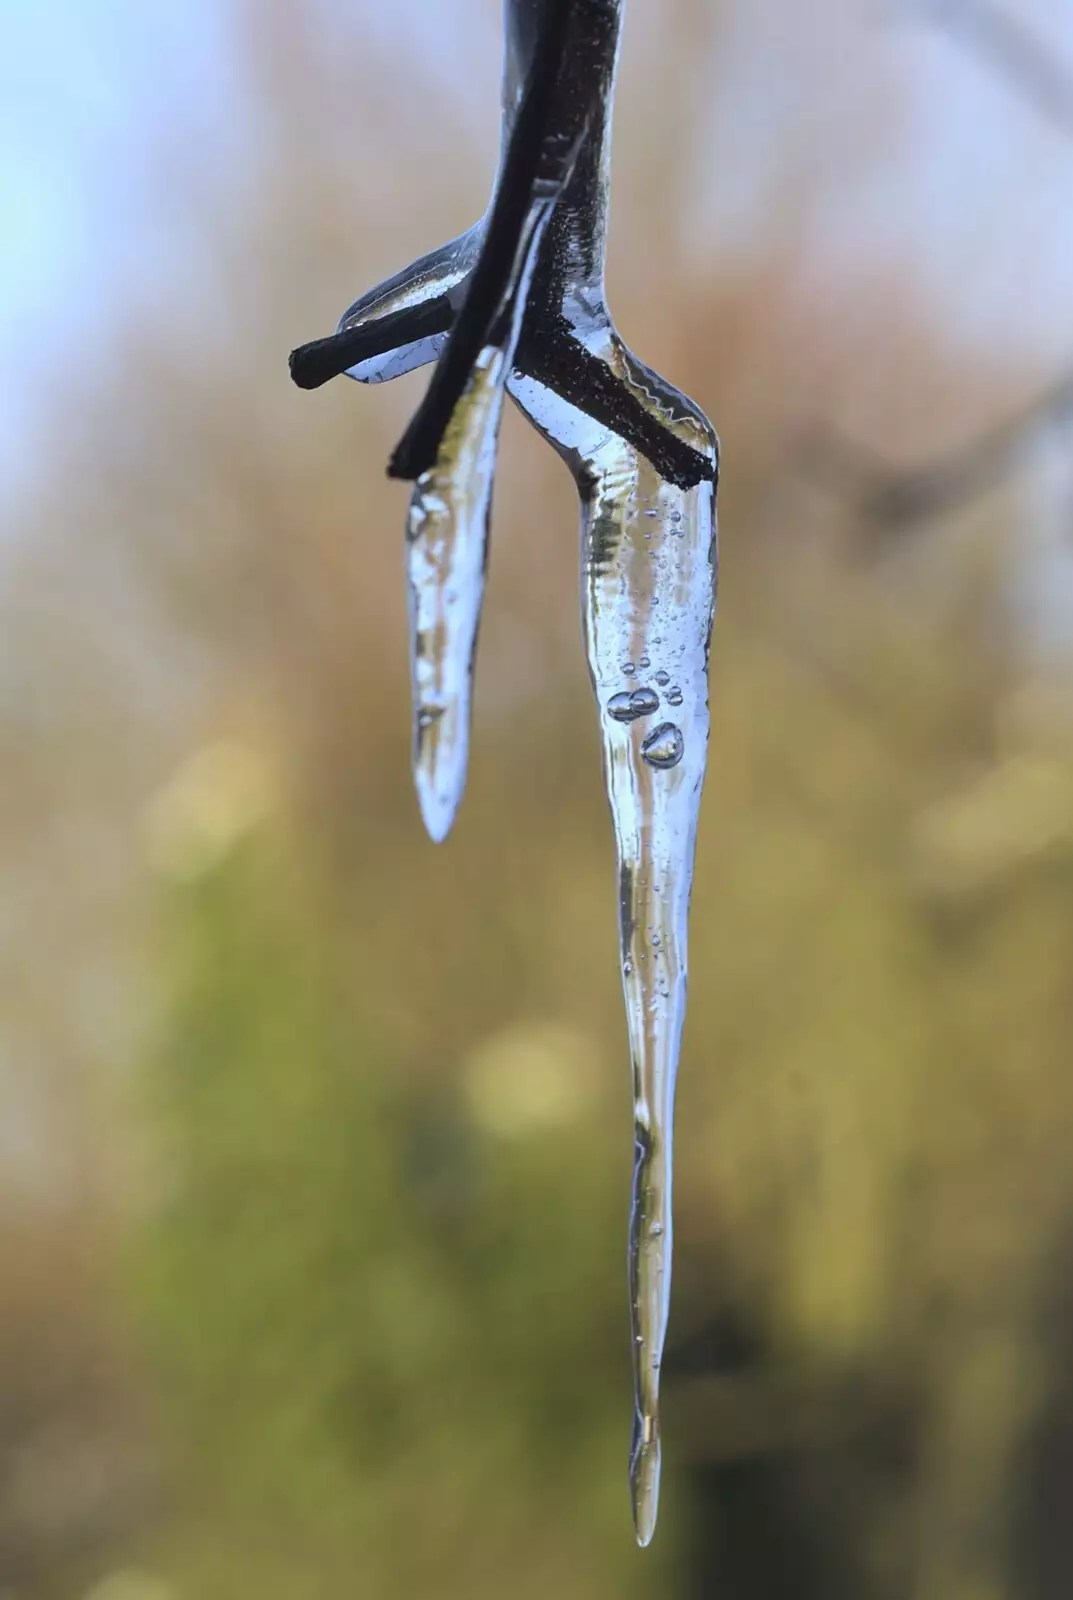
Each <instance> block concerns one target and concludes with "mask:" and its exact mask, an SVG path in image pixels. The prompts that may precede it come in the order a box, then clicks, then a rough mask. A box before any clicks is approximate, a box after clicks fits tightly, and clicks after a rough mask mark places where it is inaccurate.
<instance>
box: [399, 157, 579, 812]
mask: <svg viewBox="0 0 1073 1600" xmlns="http://www.w3.org/2000/svg"><path fill="white" fill-rule="evenodd" d="M557 192H558V191H557V189H554V188H553V189H552V190H551V191H550V192H549V193H545V194H540V195H538V196H537V198H536V199H535V200H534V203H533V205H532V207H531V210H530V215H529V218H528V219H527V225H526V228H525V230H524V233H523V237H522V239H521V241H520V243H519V247H518V252H517V256H516V260H515V264H514V268H513V270H512V273H511V283H510V287H509V290H508V299H507V303H506V305H505V306H504V308H503V311H502V312H501V313H500V315H499V316H498V317H497V319H496V321H497V323H498V325H499V327H500V329H501V332H500V334H499V338H498V341H497V342H493V343H490V344H486V345H485V346H484V347H483V349H482V350H481V353H480V355H479V356H478V357H477V360H476V363H475V364H474V367H473V370H472V373H471V376H470V378H469V381H468V383H467V385H466V390H465V393H464V394H463V396H462V399H461V401H460V402H459V403H458V404H457V405H456V407H455V409H454V411H453V413H452V415H451V419H450V422H449V423H448V425H447V431H446V433H445V435H444V438H443V443H442V445H441V446H440V449H439V453H438V454H437V457H436V461H435V464H434V465H433V466H432V467H431V468H429V470H428V471H426V472H423V473H422V474H421V476H420V477H419V478H418V480H417V483H416V485H415V487H414V493H413V499H412V500H411V502H410V515H409V520H408V523H407V551H406V572H407V578H408V582H409V596H410V608H409V609H410V670H411V679H412V684H413V716H414V783H415V785H416V787H417V795H418V800H419V802H420V805H421V815H422V817H423V818H424V821H425V827H426V828H427V829H428V832H429V835H430V837H431V838H432V839H434V840H435V841H436V842H437V843H439V842H440V841H441V840H443V839H445V838H446V837H447V834H448V833H449V832H450V829H451V825H452V823H453V822H454V819H455V814H456V812H457V810H458V806H459V803H460V801H461V799H462V792H463V790H464V789H465V786H466V767H467V760H468V753H469V726H470V710H471V703H472V696H473V666H474V660H475V657H476V652H477V632H478V629H479V627H480V620H481V606H482V603H483V600H484V580H485V572H486V569H487V565H488V529H489V518H490V515H491V508H492V482H493V477H494V474H495V464H496V449H497V445H498V441H499V424H500V419H501V417H502V415H503V396H504V393H505V392H506V383H507V377H508V375H509V373H510V370H511V366H512V364H513V361H514V354H515V351H516V349H517V345H518V337H519V334H520V332H521V324H522V317H523V316H524V314H525V304H526V292H527V290H528V287H529V281H530V279H531V277H532V273H533V267H534V264H535V261H536V255H537V250H538V248H539V245H540V240H541V237H542V235H543V232H544V229H545V227H546V226H547V223H548V219H549V217H550V216H551V210H552V207H553V205H554V203H555V198H556V194H557Z"/></svg>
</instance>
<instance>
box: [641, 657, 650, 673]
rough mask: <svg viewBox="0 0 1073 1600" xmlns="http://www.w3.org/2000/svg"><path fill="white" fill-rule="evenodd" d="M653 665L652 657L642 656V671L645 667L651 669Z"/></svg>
mask: <svg viewBox="0 0 1073 1600" xmlns="http://www.w3.org/2000/svg"><path fill="white" fill-rule="evenodd" d="M651 665H652V660H651V657H649V656H642V657H641V668H642V670H643V669H644V668H645V667H650V666H651Z"/></svg>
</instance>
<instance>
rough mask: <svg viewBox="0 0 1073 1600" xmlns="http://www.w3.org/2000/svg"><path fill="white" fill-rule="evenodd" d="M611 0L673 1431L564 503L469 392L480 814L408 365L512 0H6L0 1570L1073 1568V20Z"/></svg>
mask: <svg viewBox="0 0 1073 1600" xmlns="http://www.w3.org/2000/svg"><path fill="white" fill-rule="evenodd" d="M997 5H998V0H994V5H981V6H976V5H973V4H972V3H971V0H957V3H950V4H947V5H943V4H941V3H940V0H931V3H928V4H922V3H920V0H904V3H900V0H886V3H880V0H811V3H810V4H809V5H807V6H802V5H799V4H796V3H794V0H630V6H629V13H628V20H627V28H626V34H625V47H624V56H623V66H622V78H621V92H620V99H619V103H618V113H617V121H616V145H617V166H616V190H615V206H614V219H613V241H612V249H611V258H610V287H611V296H612V301H613V304H614V306H615V310H616V314H617V319H618V322H619V325H620V327H621V329H622V331H623V333H624V334H625V336H626V337H627V338H628V339H629V341H630V343H631V344H632V345H633V346H634V348H635V349H636V350H637V351H638V352H639V353H640V354H641V355H642V356H643V358H644V359H645V360H646V361H648V362H649V363H650V364H652V365H654V366H656V367H657V368H658V369H659V370H661V371H662V372H664V373H666V374H667V375H668V376H669V377H670V378H671V379H672V380H673V381H674V382H675V383H677V384H678V385H680V386H681V387H682V388H683V389H685V390H686V391H687V392H688V393H690V394H692V395H693V396H695V397H696V398H697V399H698V400H699V401H700V402H701V403H702V404H703V405H704V407H705V409H706V410H707V411H708V412H709V413H710V415H711V416H712V418H713V420H714V421H715V423H716V425H717V426H718V428H719V431H720V434H721V436H722V440H723V450H724V478H723V487H722V494H721V527H722V583H721V597H720V616H719V620H718V624H717V631H716V640H715V648H714V655H713V676H712V690H713V745H712V763H711V773H710V778H709V784H708V789H707V794H706V800H705V811H704V817H703V823H702V832H701V842H700V855H699V862H698V876H697V884H696V890H695V895H694V912H693V962H692V969H693V970H692V985H691V1011H690V1018H689V1024H688V1029H687V1037H686V1042H685V1050H684V1059H683V1064H682V1075H681V1088H680V1100H679V1134H680V1137H679V1145H680V1158H679V1159H680V1167H679V1179H678V1196H679V1198H678V1208H679V1211H678V1230H677V1241H676V1242H677V1275H676V1281H675V1292H674V1310H673V1326H672V1338H671V1349H670V1353H669V1356H668V1360H667V1364H666V1375H667V1401H666V1409H667V1416H666V1435H667V1456H668V1461H667V1466H666V1469H665V1485H664V1504H663V1514H662V1520H661V1526H660V1530H659V1534H658V1536H657V1540H656V1543H655V1545H654V1546H653V1548H652V1550H650V1551H649V1552H647V1553H645V1554H640V1553H639V1552H638V1551H637V1550H636V1548H635V1546H634V1543H633V1535H632V1528H631V1526H630V1518H629V1506H628V1497H627V1492H626V1449H627V1443H628V1435H629V1423H630V1388H629V1350H628V1331H627V1316H626V1311H627V1305H626V1285H625V1232H626V1206H627V1195H628V1185H629V1165H630V1157H631V1121H630V1096H629V1078H628V1064H627V1059H626V1049H625V1030H624V1024H623V1019H622V1015H621V1000H620V994H619V980H618V969H617V961H616V930H615V892H614V867H613V860H612V846H611V839H610V830H609V826H608V821H607V817H606V814H605V802H604V798H603V792H602V784H601V775H600V764H599V751H598V741H597V730H596V725H595V718H594V714H593V709H592V706H591V703H590V696H589V688H588V683H587V678H586V672H585V667H584V664H583V658H582V653H581V646H580V639H579V627H578V600H577V554H576V550H577V545H576V539H577V530H576V506H575V497H574V491H573V486H572V484H571V482H570V480H569V478H568V475H567V474H566V473H565V472H564V471H563V469H562V467H561V466H560V465H559V463H558V462H557V461H556V460H555V459H554V458H553V457H552V455H551V454H550V452H549V451H548V450H547V449H546V447H544V446H543V445H542V444H541V442H540V441H539V439H538V438H537V437H536V436H535V434H533V433H531V432H529V431H528V430H527V429H526V427H525V426H524V424H523V423H521V422H520V421H519V419H518V418H517V417H516V416H515V415H513V414H512V415H510V416H508V418H507V422H506V428H505V438H504V445H503V460H502V467H501V471H500V477H499V483H498V489H497V499H496V515H495V533H494V546H493V560H492V573H491V585H490V593H489V597H488V603H487V609H486V621H485V625H484V630H483V634H482V643H481V661H480V672H479V677H478V693H477V708H476V730H475V749H474V752H473V764H472V775H471V781H470V790H469V794H468V797H467V800H466V803H465V806H464V808H463V811H462V814H461V818H460V822H459V825H458V829H457V832H456V834H455V835H454V836H453V838H452V839H451V840H450V842H449V843H448V844H447V845H446V846H444V847H442V848H439V849H437V848H434V847H433V846H432V845H431V844H429V843H428V841H427V840H426V838H425V837H424V835H423V833H422V830H421V827H420V823H419V819H418V813H417V807H416V804H415V802H414V800H413V798H412V795H411V790H410V781H409V771H408V761H409V731H408V685H407V664H406V656H405V637H404V635H405V612H404V594H403V581H402V554H401V551H402V523H403V517H404V510H405V503H406V491H405V489H404V488H403V487H402V486H400V485H397V484H390V483H388V481H387V480H386V478H385V476H384V470H383V469H384V463H385V460H386V457H387V453H388V451H389V449H390V447H391V446H392V444H393V443H394V442H395V440H396V439H397V437H398V436H399V434H400V432H401V430H402V428H403V426H404V424H405V421H406V420H407V418H408V416H409V414H410V412H411V411H412V409H413V407H414V406H415V404H416V401H417V398H418V397H419V395H420V394H421V392H422V385H423V383H424V381H425V375H422V374H415V375H413V376H412V377H410V378H409V379H406V380H403V381H401V382H399V383H397V384H395V385H392V386H389V387H384V388H381V389H374V390H367V389H360V388H358V387H357V386H355V385H352V384H348V383H346V382H343V381H340V382H339V383H336V384H332V385H330V386H329V387H328V388H327V389H325V390H322V391H320V392H318V393H316V394H313V395H309V394H302V393H300V392H298V391H297V390H296V389H294V388H292V386H291V385H290V383H289V381H288V378H287V368H286V357H287V353H288V351H289V349H290V348H291V347H292V346H293V345H295V344H297V343H299V342H301V341H303V340H305V339H309V338H313V337H315V336H318V335H320V334H324V333H327V332H329V331H331V329H332V328H333V327H334V325H335V322H336V319H337V317H338V315H339V313H340V312H341V310H342V309H343V308H344V307H345V306H346V305H347V304H348V303H349V302H350V301H351V300H352V299H353V298H354V297H355V296H356V295H357V294H358V293H359V292H361V291H362V290H363V289H364V288H366V287H368V286H369V285H371V284H373V283H374V282H376V281H377V280H378V279H379V278H380V277H382V276H384V275H385V274H387V273H390V272H392V271H394V270H395V269H396V268H397V267H399V266H401V265H402V264H404V263H405V262H406V261H408V260H409V259H410V258H411V257H412V256H414V255H415V254H417V253H419V252H421V251H423V250H425V249H427V248H429V247H431V246H433V245H435V244H437V243H439V242H440V241H441V240H442V239H444V238H446V237H447V236H449V235H451V234H453V233H456V232H458V231H459V230H460V229H462V228H463V227H465V226H467V225H468V224H469V223H470V222H471V221H472V220H473V219H474V218H475V217H476V216H477V215H478V214H479V212H480V211H481V210H482V209H483V206H484V204H485V200H486V197H487V194H488V190H489V187H490V183H491V177H492V171H493V166H494V160H495V151H496V144H497V136H498V108H497V96H498V55H499V42H500V36H499V16H498V4H497V0H394V3H393V4H392V5H390V6H383V5H380V4H375V3H373V0H345V3H344V0H156V3H155V4H154V5H153V6H146V5H144V4H142V3H140V0H0V34H2V36H3V39H2V46H0V212H2V215H3V251H2V253H0V355H2V360H0V476H2V488H0V507H2V515H3V534H2V537H0V567H2V571H0V751H2V759H3V766H2V782H0V950H2V955H0V1262H2V1265H0V1596H2V1597H3V1600H247V1597H249V1600H252V1597H254V1596H256V1597H258V1600H260V1597H267V1600H274V1597H277V1596H278V1597H280V1600H284V1597H286V1600H307V1597H308V1600H319V1597H321V1596H328V1595H332V1596H336V1595H339V1594H352V1595H369V1596H375V1597H377V1600H393V1597H396V1596H397V1597H400V1600H401V1597H414V1596H426V1595H427V1596H433V1595H435V1596H443V1597H448V1600H449V1597H452V1596H459V1597H461V1596H466V1597H467V1600H482V1597H485V1596H487V1597H489V1600H491V1597H493V1596H496V1597H498V1596H501V1595H503V1594H504V1593H506V1594H510V1595H517V1596H520V1597H523V1600H524V1597H526V1596H533V1597H536V1596H541V1597H544V1596H547V1595H557V1596H562V1597H564V1600H573V1597H577V1600H582V1597H585V1600H601V1597H605V1596H606V1597H611V1596H615V1597H620V1596H631V1595H637V1596H641V1595H644V1596H647V1597H655V1596H659V1597H667V1600H674V1597H677V1596H681V1597H698V1596H704V1597H707V1596H719V1597H725V1600H781V1597H783V1596H786V1597H789V1596H791V1595H792V1596H794V1597H795V1600H814V1597H815V1600H842V1597H845V1600H873V1597H875V1600H885V1597H888V1596H889V1597H892V1600H893V1597H898V1600H905V1597H911V1600H1000V1597H1015V1600H1022V1597H1023V1600H1037V1597H1039V1600H1042V1597H1048V1600H1049V1597H1059V1596H1062V1597H1064V1596H1066V1595H1067V1594H1068V1593H1069V1583H1070V1577H1069V1575H1070V1572H1071V1571H1073V1517H1071V1516H1070V1508H1071V1503H1073V1501H1071V1497H1073V1276H1071V1269H1073V1161H1071V1160H1070V1149H1071V1142H1073V1072H1071V1070H1070V1067H1071V1063H1070V1038H1071V1032H1073V982H1071V977H1073V699H1071V696H1070V693H1069V690H1070V687H1071V685H1070V677H1071V668H1073V651H1071V645H1073V382H1071V377H1070V375H1071V374H1073V288H1071V285H1073V226H1071V221H1070V219H1071V217H1073V87H1071V85H1073V3H1071V0H1032V3H1029V0H1016V5H1014V4H1013V0H1008V7H1007V9H1006V10H1005V11H1000V10H998V9H997Z"/></svg>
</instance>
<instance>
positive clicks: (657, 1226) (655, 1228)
mask: <svg viewBox="0 0 1073 1600" xmlns="http://www.w3.org/2000/svg"><path fill="white" fill-rule="evenodd" d="M648 1231H649V1234H650V1235H651V1237H652V1238H653V1239H662V1238H663V1224H662V1222H654V1223H653V1224H652V1226H651V1227H650V1228H649V1230H648Z"/></svg>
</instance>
